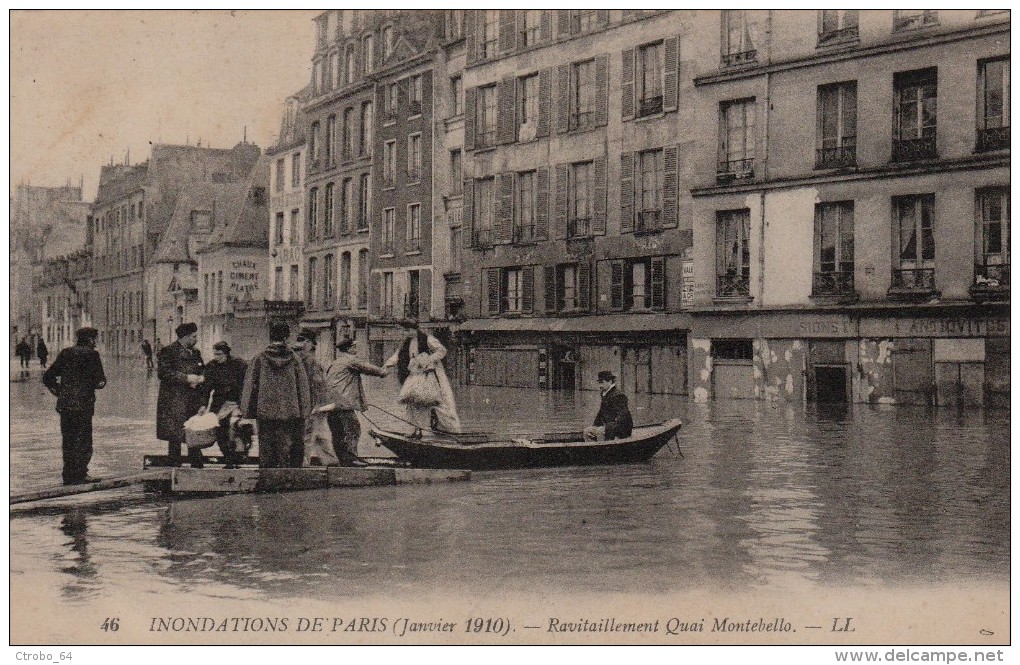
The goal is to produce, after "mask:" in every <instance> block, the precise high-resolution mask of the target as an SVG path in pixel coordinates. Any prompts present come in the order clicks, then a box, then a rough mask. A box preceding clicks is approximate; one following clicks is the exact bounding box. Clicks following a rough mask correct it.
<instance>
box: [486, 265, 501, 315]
mask: <svg viewBox="0 0 1020 665" xmlns="http://www.w3.org/2000/svg"><path fill="white" fill-rule="evenodd" d="M485 273H486V287H487V288H486V289H485V291H486V293H487V294H488V298H489V303H488V309H487V310H486V311H488V312H489V316H496V315H497V314H499V295H500V294H499V268H487V269H486V271H485Z"/></svg>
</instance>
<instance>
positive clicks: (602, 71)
mask: <svg viewBox="0 0 1020 665" xmlns="http://www.w3.org/2000/svg"><path fill="white" fill-rule="evenodd" d="M607 124H609V55H608V54H603V55H600V56H597V57H596V58H595V126H596V127H605V126H606V125H607Z"/></svg>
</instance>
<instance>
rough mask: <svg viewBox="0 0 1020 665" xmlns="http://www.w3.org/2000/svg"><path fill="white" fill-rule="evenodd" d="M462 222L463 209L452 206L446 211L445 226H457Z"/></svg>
mask: <svg viewBox="0 0 1020 665" xmlns="http://www.w3.org/2000/svg"><path fill="white" fill-rule="evenodd" d="M463 223H464V209H463V208H454V209H453V210H450V211H449V212H447V213H446V224H447V226H450V227H451V228H452V227H457V226H462V225H463Z"/></svg>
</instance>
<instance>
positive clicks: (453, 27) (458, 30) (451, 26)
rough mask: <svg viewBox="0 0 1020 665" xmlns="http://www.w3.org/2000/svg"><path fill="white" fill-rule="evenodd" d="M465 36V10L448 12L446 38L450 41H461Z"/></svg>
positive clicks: (450, 10) (449, 10)
mask: <svg viewBox="0 0 1020 665" xmlns="http://www.w3.org/2000/svg"><path fill="white" fill-rule="evenodd" d="M462 36H464V10H463V9H447V10H446V38H447V39H449V40H451V41H452V40H456V39H460V38H461V37H462Z"/></svg>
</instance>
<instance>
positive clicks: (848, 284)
mask: <svg viewBox="0 0 1020 665" xmlns="http://www.w3.org/2000/svg"><path fill="white" fill-rule="evenodd" d="M853 294H854V271H853V270H836V271H827V272H816V273H815V274H814V281H813V282H812V284H811V295H813V296H850V295H853Z"/></svg>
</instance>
